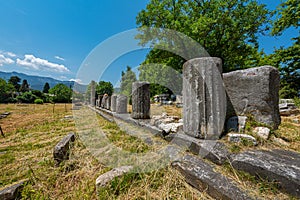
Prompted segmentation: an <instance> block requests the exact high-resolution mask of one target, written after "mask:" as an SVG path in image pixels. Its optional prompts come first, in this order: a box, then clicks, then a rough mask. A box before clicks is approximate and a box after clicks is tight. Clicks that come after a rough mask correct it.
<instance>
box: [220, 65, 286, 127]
mask: <svg viewBox="0 0 300 200" xmlns="http://www.w3.org/2000/svg"><path fill="white" fill-rule="evenodd" d="M223 81H224V84H225V88H226V92H227V96H228V98H227V100H228V102H227V117H230V116H237V115H247V114H250V115H253V116H254V118H255V120H256V121H258V122H262V123H265V124H267V125H269V126H272V128H273V129H277V128H278V126H279V124H280V114H279V105H278V103H279V94H278V93H279V81H280V76H279V71H278V69H276V68H275V67H272V66H262V67H256V68H250V69H245V70H237V71H233V72H229V73H224V74H223Z"/></svg>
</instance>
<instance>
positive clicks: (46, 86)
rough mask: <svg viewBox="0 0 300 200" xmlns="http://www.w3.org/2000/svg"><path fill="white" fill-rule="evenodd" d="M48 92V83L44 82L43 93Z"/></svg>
mask: <svg viewBox="0 0 300 200" xmlns="http://www.w3.org/2000/svg"><path fill="white" fill-rule="evenodd" d="M49 90H50V85H49V83H48V82H46V83H45V85H44V88H43V93H48V92H49Z"/></svg>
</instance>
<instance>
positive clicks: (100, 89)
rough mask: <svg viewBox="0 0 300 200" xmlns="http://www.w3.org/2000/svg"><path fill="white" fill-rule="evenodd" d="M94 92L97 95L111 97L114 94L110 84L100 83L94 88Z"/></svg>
mask: <svg viewBox="0 0 300 200" xmlns="http://www.w3.org/2000/svg"><path fill="white" fill-rule="evenodd" d="M96 92H97V94H98V95H104V94H108V95H109V96H111V95H112V94H113V92H114V87H113V85H112V83H111V82H106V81H100V82H99V83H98V85H97V86H96Z"/></svg>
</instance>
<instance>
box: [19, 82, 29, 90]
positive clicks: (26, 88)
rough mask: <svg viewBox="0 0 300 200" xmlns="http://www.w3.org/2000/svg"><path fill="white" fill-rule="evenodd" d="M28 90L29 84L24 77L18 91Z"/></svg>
mask: <svg viewBox="0 0 300 200" xmlns="http://www.w3.org/2000/svg"><path fill="white" fill-rule="evenodd" d="M28 91H29V84H28V82H27V80H26V79H24V80H23V81H22V85H21V86H20V92H28Z"/></svg>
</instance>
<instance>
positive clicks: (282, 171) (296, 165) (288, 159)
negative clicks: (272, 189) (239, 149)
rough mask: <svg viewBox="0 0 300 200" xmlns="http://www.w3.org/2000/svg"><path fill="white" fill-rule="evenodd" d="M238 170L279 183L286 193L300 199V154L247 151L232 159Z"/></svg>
mask: <svg viewBox="0 0 300 200" xmlns="http://www.w3.org/2000/svg"><path fill="white" fill-rule="evenodd" d="M231 162H232V166H233V167H234V168H235V169H237V170H243V171H246V172H248V173H250V174H252V175H256V176H259V177H261V178H265V179H267V180H269V181H276V182H278V184H279V186H280V188H279V189H282V190H283V191H284V192H287V193H289V194H291V195H294V196H296V197H298V198H300V154H298V153H296V152H289V151H284V150H273V151H259V150H256V151H247V152H244V153H240V154H237V155H233V156H232V157H231Z"/></svg>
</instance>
